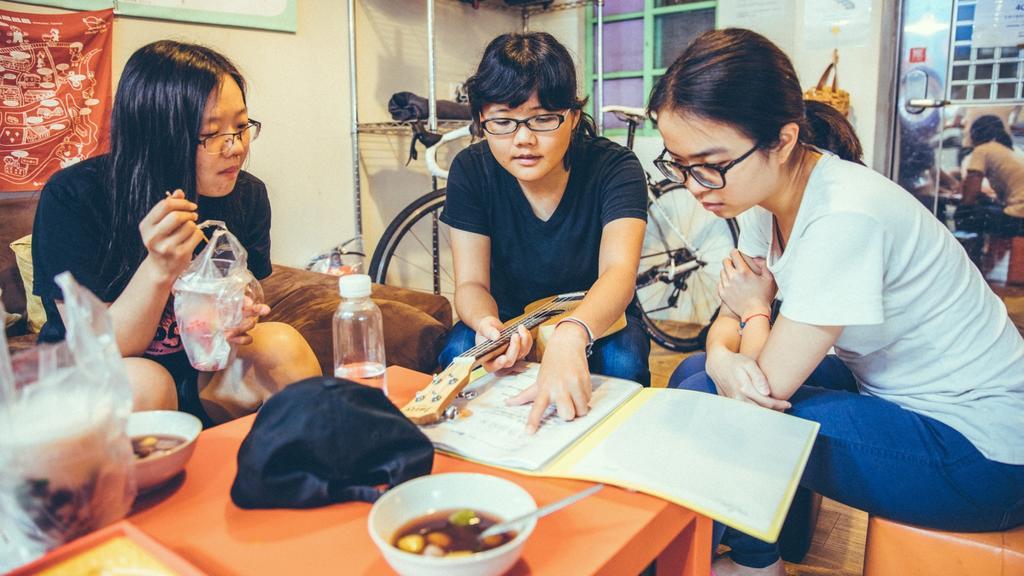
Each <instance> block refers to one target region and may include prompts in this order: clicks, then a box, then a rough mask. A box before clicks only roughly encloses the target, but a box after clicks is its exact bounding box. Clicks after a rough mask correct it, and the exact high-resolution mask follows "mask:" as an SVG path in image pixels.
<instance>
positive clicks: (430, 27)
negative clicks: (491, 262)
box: [427, 0, 441, 294]
mask: <svg viewBox="0 0 1024 576" xmlns="http://www.w3.org/2000/svg"><path fill="white" fill-rule="evenodd" d="M427 60H428V61H429V62H428V68H429V72H428V75H429V78H428V84H429V92H430V100H429V102H430V105H429V107H428V108H427V110H428V111H429V119H428V125H429V127H430V131H431V132H437V53H436V47H435V45H434V0H427ZM430 188H431V189H432V190H437V177H436V176H432V177H431V178H430ZM430 224H431V226H430V228H431V240H432V242H431V257H432V258H433V280H434V294H440V293H441V274H440V262H441V258H440V247H439V242H438V226H437V213H436V212H435V213H434V214H433V216H432V218H431V223H430Z"/></svg>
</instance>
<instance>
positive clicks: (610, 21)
mask: <svg viewBox="0 0 1024 576" xmlns="http://www.w3.org/2000/svg"><path fill="white" fill-rule="evenodd" d="M717 5H718V2H717V0H698V1H694V0H604V47H603V50H604V73H603V76H604V105H606V106H608V105H612V104H618V105H621V106H637V107H640V106H643V105H644V103H645V101H646V99H647V95H648V94H650V92H651V88H652V87H653V86H654V83H655V82H656V81H657V80H658V78H660V77H661V75H662V74H664V73H665V69H666V68H668V67H669V65H671V64H672V61H673V60H675V59H676V57H678V56H679V55H680V54H682V52H683V49H684V48H686V46H687V45H688V44H689V43H690V41H691V40H693V39H694V38H696V37H697V36H698V35H700V34H701V33H702V32H704V31H706V30H711V29H713V28H714V27H715V8H716V7H717ZM596 28H597V16H596V13H595V11H594V7H593V6H590V7H589V8H587V32H586V33H587V38H586V46H587V47H588V48H589V54H588V57H587V58H586V85H587V86H590V87H591V91H590V93H591V94H593V93H594V92H596V91H597V76H596V69H597V67H596V61H597V46H596V45H595V42H596V41H597V34H596V33H595V30H596ZM593 103H594V100H593V98H591V104H592V105H593ZM592 111H593V110H592ZM649 124H650V123H649V122H648V126H645V127H644V128H643V130H641V134H650V133H651V127H650V125H649ZM604 126H605V134H607V135H613V136H614V135H619V134H622V133H624V132H625V130H624V129H623V126H624V124H623V123H622V122H620V121H619V120H617V119H616V118H615V117H614V116H612V115H611V114H606V115H605V118H604Z"/></svg>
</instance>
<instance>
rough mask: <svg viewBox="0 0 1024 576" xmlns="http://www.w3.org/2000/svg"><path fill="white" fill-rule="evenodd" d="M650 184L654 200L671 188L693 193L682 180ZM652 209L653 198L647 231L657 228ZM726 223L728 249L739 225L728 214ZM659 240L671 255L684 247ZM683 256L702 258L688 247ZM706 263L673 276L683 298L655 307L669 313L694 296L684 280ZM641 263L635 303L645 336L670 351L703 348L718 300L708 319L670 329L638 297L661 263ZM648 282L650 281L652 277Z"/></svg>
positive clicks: (687, 259) (691, 259)
mask: <svg viewBox="0 0 1024 576" xmlns="http://www.w3.org/2000/svg"><path fill="white" fill-rule="evenodd" d="M649 187H650V190H651V192H652V196H653V197H654V198H653V200H654V201H657V200H660V199H661V198H662V197H664V196H666V195H667V194H669V193H672V192H677V191H678V192H681V193H685V194H686V195H687V196H686V197H687V198H692V196H690V193H689V191H686V190H685V188H684V187H683V186H682V185H681V184H676V183H670V182H668V181H662V182H659V183H657V184H652V185H649ZM692 209H697V208H696V207H693V208H692ZM652 210H653V202H650V203H649V205H648V214H649V224H648V231H649V233H651V229H652V228H656V227H657V226H658V223H657V218H656V216H655V215H654V213H653V212H652ZM725 223H726V226H727V229H728V233H729V240H731V247H729V248H730V249H731V248H735V247H736V245H737V243H738V241H739V225H738V224H737V223H736V221H735V220H734V219H731V218H730V219H726V220H725ZM654 233H656V234H660V232H658V231H657V230H656V231H655V232H654ZM661 240H662V242H663V243H664V244H665V253H666V254H673V255H674V254H675V252H676V251H682V250H683V249H682V248H670V247H669V246H668V242H667V240H665V239H664V237H662V239H661ZM684 241H685V240H684ZM645 245H646V243H645ZM692 248H693V249H694V250H695V251H696V253H697V254H699V253H700V246H693V247H692ZM722 248H725V246H723V247H722ZM719 251H721V248H720V249H719ZM718 256H722V257H724V254H719V255H718ZM682 258H684V259H683V260H682V261H681V262H680V263H682V264H688V263H691V262H695V261H696V262H698V263H700V262H701V260H700V259H699V257H698V256H697V255H695V254H694V253H692V252H691V251H689V250H687V251H686V252H685V253H683V256H682ZM706 264H707V263H700V264H699V266H698V268H696V269H694V270H693V271H690V272H685V273H683V274H682V275H680V277H678V279H677V278H673V279H672V283H673V284H674V285H675V287H676V297H677V298H682V300H677V302H675V303H671V304H669V305H666V306H664V307H661V308H657V310H656V311H657V312H660V311H661V310H666V309H669V311H670V313H671V311H672V310H671V309H674V308H678V307H681V306H683V304H684V303H686V300H687V299H689V298H696V296H695V295H694V294H693V292H694V290H692V288H693V287H692V285H687V281H688V280H689V278H690V276H691V274H693V273H694V272H698V271H700V268H702V267H704V266H705V265H706ZM715 264H717V263H715ZM643 266H644V264H643V259H641V269H640V270H639V271H638V274H637V297H636V303H637V308H638V309H639V310H640V317H641V320H642V321H643V328H644V331H646V332H647V334H648V336H650V338H651V340H653V341H654V342H655V343H656V344H658V345H659V346H661V347H662V348H665V349H667V350H671V351H673V352H691V351H694V350H699V349H702V348H704V346H705V343H706V341H707V332H708V329H709V328H710V326H711V323H712V322H714V320H715V318H717V317H718V309H719V304H717V303H716V304H715V306H714V312H712V313H711V314H710V317H709V318H708V319H707V321H706V322H705V321H704V320H703V319H701V320H700V322H697V323H692V324H690V326H689V329H688V330H686V331H685V333H680V332H679V331H677V330H675V329H669V328H668V327H673V326H672V324H673V323H672V321H667V322H666V321H665V320H662V319H656V318H654V316H653V313H652V312H651V311H649V310H648V308H650V306H647V307H645V302H644V301H643V299H642V298H641V294H640V291H641V290H642V289H643V288H644V287H646V286H650V285H651V284H650V282H648V281H647V280H645V278H651V277H652V274H653V273H656V272H659V270H656V269H658V268H659V267H663V266H664V264H656V265H653V266H651V267H650V268H647V269H645V268H644V267H643ZM658 281H661V280H658ZM651 282H653V280H652V281H651ZM666 283H667V282H666ZM688 289H691V290H690V293H689V294H688V293H687V290H688ZM715 298H716V299H717V294H715ZM673 328H674V327H673ZM694 328H696V329H694Z"/></svg>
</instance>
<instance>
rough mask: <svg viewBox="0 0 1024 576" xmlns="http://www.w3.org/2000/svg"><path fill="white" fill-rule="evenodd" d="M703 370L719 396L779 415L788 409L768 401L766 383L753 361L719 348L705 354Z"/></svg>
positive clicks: (778, 401) (785, 402)
mask: <svg viewBox="0 0 1024 576" xmlns="http://www.w3.org/2000/svg"><path fill="white" fill-rule="evenodd" d="M705 366H706V369H707V372H708V376H710V377H711V380H712V381H713V382H714V383H715V387H716V388H718V394H719V395H720V396H725V397H727V398H732V399H734V400H740V401H743V402H750V403H752V404H757V405H758V406H763V407H765V408H771V409H772V410H778V411H780V412H784V411H786V410H788V409H789V407H790V406H791V405H790V403H789V402H787V401H785V400H778V399H776V398H772V397H771V388H770V387H769V386H768V379H767V378H765V376H764V372H762V371H761V368H760V367H759V366H758V365H757V362H755V361H754V359H753V358H750V357H747V356H744V355H743V354H737V353H736V352H732V351H730V350H726V349H724V348H718V349H715V350H712V351H709V352H708V357H707V363H706V365H705Z"/></svg>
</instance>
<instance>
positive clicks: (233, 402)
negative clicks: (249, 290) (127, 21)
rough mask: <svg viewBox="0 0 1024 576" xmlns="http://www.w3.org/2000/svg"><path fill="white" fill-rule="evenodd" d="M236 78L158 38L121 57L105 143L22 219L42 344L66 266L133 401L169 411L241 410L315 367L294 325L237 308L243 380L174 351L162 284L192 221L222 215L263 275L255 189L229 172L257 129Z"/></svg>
mask: <svg viewBox="0 0 1024 576" xmlns="http://www.w3.org/2000/svg"><path fill="white" fill-rule="evenodd" d="M259 130H260V124H259V122H257V121H255V120H252V119H251V118H249V111H248V108H247V106H246V100H245V80H244V79H243V78H242V75H241V74H240V73H239V72H238V69H237V68H236V67H235V66H234V65H233V64H232V63H231V62H230V61H229V60H228V59H227V58H226V57H224V56H223V55H221V54H218V53H217V52H215V51H213V50H211V49H209V48H205V47H202V46H198V45H194V44H185V43H181V42H174V41H169V40H163V41H159V42H154V43H152V44H149V45H147V46H143V47H142V48H140V49H139V50H138V51H136V52H135V53H134V54H133V55H132V56H131V58H130V59H129V60H128V62H127V64H126V65H125V68H124V71H123V73H122V75H121V80H120V83H119V84H118V88H117V94H116V96H115V100H114V107H113V114H112V117H111V131H110V132H111V133H110V140H111V143H110V153H109V154H106V155H102V156H99V157H96V158H92V159H89V160H86V161H84V162H81V163H79V164H76V165H73V166H70V167H68V168H65V169H64V170H61V171H60V172H58V173H57V174H54V175H53V177H52V178H50V180H49V181H48V182H47V184H46V187H45V188H44V189H43V193H42V195H41V197H40V200H39V208H38V210H37V212H36V219H35V225H34V229H33V246H32V254H33V260H34V264H35V288H34V292H35V293H36V294H37V295H39V296H40V297H41V298H42V300H43V305H44V307H45V309H46V313H47V323H46V325H45V326H44V327H43V330H42V333H41V334H40V339H41V340H44V341H46V340H56V339H61V338H63V336H64V323H63V319H62V316H61V314H62V307H63V304H62V302H61V293H60V291H59V289H58V288H57V286H56V285H55V284H54V282H53V278H54V276H55V275H56V274H59V273H60V272H62V271H65V270H70V271H71V273H72V274H73V275H74V276H75V278H77V279H78V281H79V282H80V283H81V284H82V285H84V286H86V287H87V288H89V289H90V290H92V291H93V292H95V293H96V294H97V296H99V298H100V299H102V300H103V301H104V302H109V303H110V313H111V316H112V317H113V320H114V328H115V331H116V334H117V341H118V345H119V346H120V349H121V353H122V355H123V356H124V357H125V361H126V365H127V368H128V373H129V377H130V379H131V381H132V386H133V393H134V406H135V409H136V410H152V409H175V408H179V409H181V410H185V411H188V412H191V413H194V414H196V415H197V416H200V417H201V418H202V419H203V420H204V421H205V422H206V423H210V422H212V421H222V420H226V419H228V418H231V417H234V416H238V415H240V414H243V413H245V412H251V411H253V410H255V409H256V408H258V407H259V405H260V404H261V403H262V402H263V400H264V399H266V398H267V397H268V396H269V395H270V394H272V393H274V392H276V391H277V390H279V389H281V388H282V387H283V386H285V385H287V384H288V383H291V382H294V381H296V380H299V379H301V378H304V377H307V376H313V375H319V373H320V370H319V367H318V364H317V361H316V357H315V356H314V354H313V352H312V350H311V349H310V348H309V345H308V344H307V343H306V341H305V340H304V339H303V338H302V336H300V335H299V334H298V332H296V331H295V330H294V329H293V328H292V327H290V326H287V325H285V324H279V323H263V324H257V319H258V317H259V316H263V315H265V314H267V313H268V312H269V308H268V307H267V306H266V305H264V304H257V305H248V304H247V305H246V307H245V311H244V315H245V320H244V321H243V323H242V324H241V325H240V326H238V327H237V328H235V329H233V330H231V331H230V332H229V339H230V340H231V341H232V342H235V343H236V344H239V345H240V347H239V349H238V361H239V362H241V366H242V367H244V374H243V377H242V381H241V382H237V381H235V379H234V378H232V379H227V378H225V372H227V371H228V370H231V367H229V368H228V369H227V370H224V371H221V372H216V373H212V372H197V371H196V370H195V369H193V368H192V367H191V365H190V364H189V362H188V358H187V357H186V356H185V353H184V351H183V349H182V347H181V339H180V336H179V335H178V328H177V324H176V321H175V318H174V307H173V302H172V299H171V294H170V290H171V285H172V284H173V283H174V280H175V279H176V278H177V277H178V276H179V275H180V274H181V273H182V272H183V271H184V270H185V268H186V267H187V266H188V264H189V262H191V260H192V256H193V253H194V251H195V250H196V248H197V246H199V243H200V241H201V240H202V238H203V234H202V232H201V231H200V230H198V229H197V227H196V222H198V221H203V220H208V219H215V220H223V221H224V222H226V223H227V225H228V228H229V229H230V230H231V231H232V232H233V233H234V234H235V235H236V236H237V237H238V238H239V240H240V241H241V242H242V244H243V245H244V246H245V248H246V250H247V251H248V253H249V259H248V264H249V269H250V270H251V271H252V273H253V275H255V276H256V278H257V279H263V278H265V277H267V276H269V275H270V273H271V265H270V202H269V199H268V197H267V190H266V186H264V184H263V182H261V181H260V180H259V179H257V178H256V177H255V176H253V175H251V174H249V173H247V172H244V171H242V170H241V167H242V165H243V164H244V162H245V160H246V157H247V156H248V153H249V144H250V143H251V141H252V140H253V139H254V138H256V136H258V135H259Z"/></svg>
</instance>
